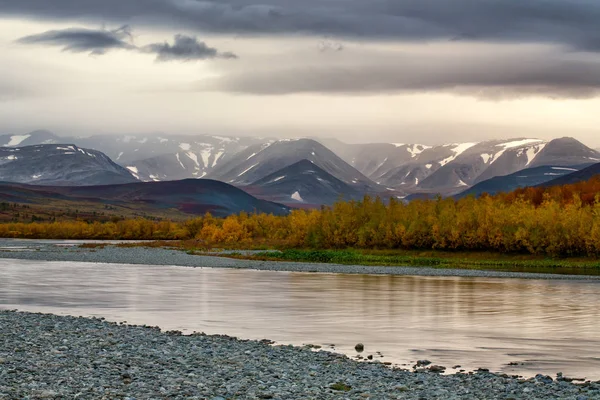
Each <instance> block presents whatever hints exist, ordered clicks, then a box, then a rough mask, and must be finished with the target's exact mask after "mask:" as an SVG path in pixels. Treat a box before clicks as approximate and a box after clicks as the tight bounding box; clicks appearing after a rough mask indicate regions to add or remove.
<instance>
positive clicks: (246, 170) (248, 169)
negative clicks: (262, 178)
mask: <svg viewBox="0 0 600 400" xmlns="http://www.w3.org/2000/svg"><path fill="white" fill-rule="evenodd" d="M257 165H258V163H256V164H254V165H252V166H251V167H250V168H247V169H245V170H244V171H242V172H241V173H240V174H239V175H238V177H240V176H242V175H244V174H245V173H246V172H248V171H250V170H251V169H252V168H254V167H256V166H257Z"/></svg>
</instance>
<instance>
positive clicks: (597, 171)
mask: <svg viewBox="0 0 600 400" xmlns="http://www.w3.org/2000/svg"><path fill="white" fill-rule="evenodd" d="M596 175H600V163H597V164H593V165H590V166H589V167H587V168H584V169H582V170H580V171H575V172H572V173H570V174H568V175H564V176H561V177H557V178H556V179H553V180H551V181H548V182H544V183H543V184H542V185H539V186H546V187H549V186H558V185H570V184H573V183H579V182H584V181H587V180H589V179H591V178H593V177H594V176H596Z"/></svg>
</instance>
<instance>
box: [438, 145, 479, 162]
mask: <svg viewBox="0 0 600 400" xmlns="http://www.w3.org/2000/svg"><path fill="white" fill-rule="evenodd" d="M476 144H477V142H474V143H460V144H457V143H454V144H449V145H446V146H447V147H448V146H454V147H453V148H452V149H451V151H452V152H453V153H454V154H453V155H451V156H450V157H448V158H445V159H443V160H442V161H440V165H441V166H444V165H446V164H448V163H449V162H451V161H454V160H456V157H458V156H460V155H461V154H462V153H464V152H465V151H467V150H469V149H470V148H471V147H473V146H475V145H476Z"/></svg>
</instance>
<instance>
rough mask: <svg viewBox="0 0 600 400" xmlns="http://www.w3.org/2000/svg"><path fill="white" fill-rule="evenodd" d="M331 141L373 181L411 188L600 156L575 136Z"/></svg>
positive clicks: (435, 187) (442, 186)
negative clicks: (440, 142) (429, 141)
mask: <svg viewBox="0 0 600 400" xmlns="http://www.w3.org/2000/svg"><path fill="white" fill-rule="evenodd" d="M330 143H331V145H332V147H333V148H335V149H337V152H338V155H341V156H343V158H344V159H345V160H346V161H347V162H348V163H350V164H351V165H353V166H355V167H356V168H357V169H358V170H359V171H361V172H363V173H365V174H366V175H367V176H368V177H369V178H371V179H372V180H374V181H376V182H377V183H380V184H382V185H384V186H386V187H391V188H395V189H399V190H404V191H406V192H407V193H410V192H414V191H441V192H442V193H444V192H447V191H450V192H451V191H457V190H460V189H461V188H462V189H464V188H466V187H469V186H472V185H474V184H476V183H478V182H481V181H484V180H486V179H490V178H492V177H495V176H503V175H508V174H511V173H513V172H516V171H519V170H521V169H524V168H531V167H535V166H542V165H557V166H561V165H562V166H569V165H579V164H586V163H590V162H595V161H596V160H600V153H598V152H597V151H595V150H592V149H590V148H589V147H586V146H585V145H583V144H582V143H580V142H578V141H577V140H575V139H572V138H561V139H555V140H551V141H544V140H540V139H525V138H521V139H511V140H494V141H485V142H480V143H454V144H446V145H440V146H427V145H421V144H410V145H407V144H367V145H362V144H361V145H347V144H341V145H340V144H339V143H337V144H336V143H335V142H331V141H330Z"/></svg>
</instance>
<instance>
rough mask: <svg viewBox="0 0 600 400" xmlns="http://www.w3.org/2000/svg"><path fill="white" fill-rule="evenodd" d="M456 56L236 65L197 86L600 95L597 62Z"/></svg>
mask: <svg viewBox="0 0 600 400" xmlns="http://www.w3.org/2000/svg"><path fill="white" fill-rule="evenodd" d="M463 51H464V49H463ZM456 53H457V54H456V55H455V56H448V55H437V54H428V55H423V54H419V55H417V54H413V53H406V54H404V55H400V56H398V55H397V56H395V57H389V58H387V59H386V58H382V57H379V58H377V57H371V59H369V57H366V56H364V55H363V56H362V57H361V55H358V58H360V59H361V61H359V62H355V63H348V62H346V63H345V64H339V63H338V64H336V65H306V66H284V67H281V68H277V67H275V68H270V67H269V66H264V67H263V68H255V69H252V70H251V71H244V70H242V69H241V68H236V69H235V70H233V71H231V73H229V74H224V75H223V76H221V77H219V78H215V79H213V80H210V81H204V82H202V83H199V84H197V85H196V86H195V89H196V90H200V91H203V90H206V91H213V90H214V91H225V92H233V93H245V94H257V95H287V94H298V93H321V94H327V93H330V94H346V95H364V94H368V95H370V94H382V93H383V94H385V93H398V92H429V91H431V92H439V91H442V92H451V93H457V94H465V95H469V96H475V97H481V98H505V97H506V98H513V97H522V96H533V95H536V96H538V95H541V96H545V97H575V98H583V97H590V96H595V95H597V94H598V93H600V60H598V59H597V58H595V57H566V56H565V55H563V54H561V53H560V52H552V51H549V50H546V49H544V50H537V51H536V50H534V49H522V50H520V51H514V52H506V51H505V52H503V53H502V54H496V53H494V52H493V51H492V52H488V53H487V54H486V53H483V54H480V53H477V52H476V51H472V52H471V53H469V54H465V53H461V51H460V50H456Z"/></svg>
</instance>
